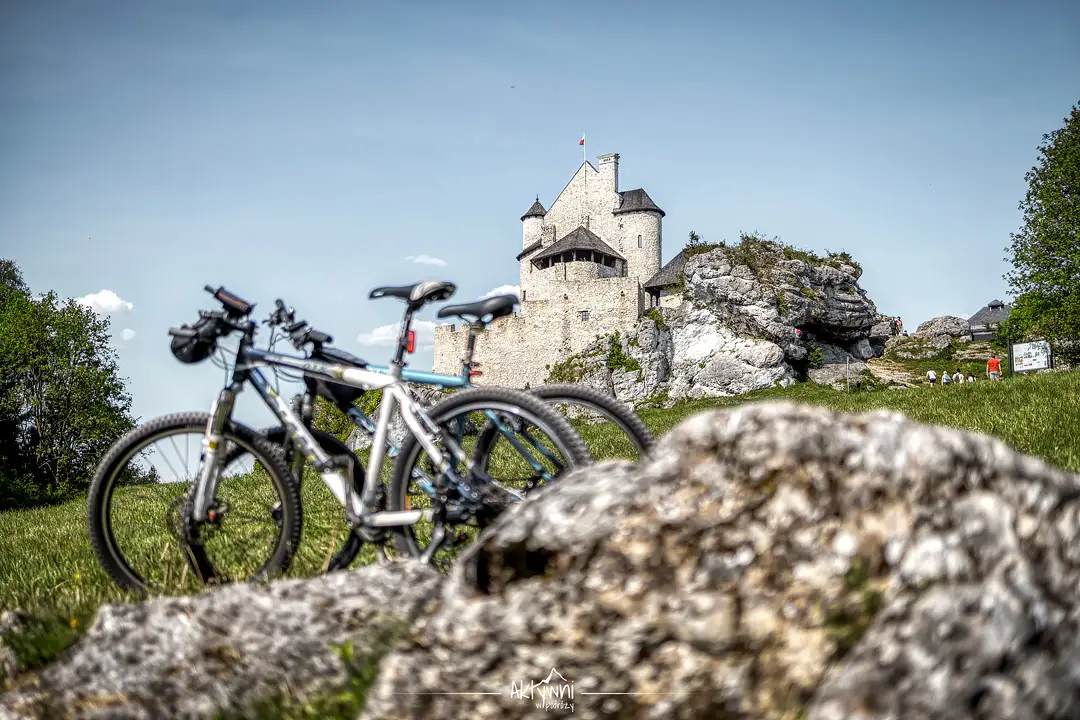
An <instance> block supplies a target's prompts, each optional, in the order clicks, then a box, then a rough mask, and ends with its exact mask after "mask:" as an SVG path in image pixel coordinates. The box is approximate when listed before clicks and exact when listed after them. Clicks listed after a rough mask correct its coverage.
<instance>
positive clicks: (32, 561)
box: [0, 372, 1080, 666]
mask: <svg viewBox="0 0 1080 720" xmlns="http://www.w3.org/2000/svg"><path fill="white" fill-rule="evenodd" d="M777 399H786V400H793V401H797V402H804V403H812V404H816V405H824V406H827V407H830V408H833V409H835V410H839V411H843V412H855V413H858V412H864V411H870V410H876V409H891V410H896V411H898V412H901V413H903V414H904V415H906V416H908V417H910V418H911V419H913V420H916V421H919V422H925V423H932V424H938V425H946V426H951V427H956V428H963V429H968V430H974V431H977V432H982V433H987V434H990V435H993V436H996V437H999V438H1001V439H1002V440H1004V441H1005V442H1006V443H1008V444H1009V445H1010V446H1012V447H1014V448H1016V449H1017V450H1020V451H1022V452H1025V453H1029V454H1031V455H1034V456H1036V457H1039V458H1042V459H1044V460H1046V461H1047V462H1049V463H1051V464H1053V465H1056V466H1059V467H1062V468H1066V469H1068V470H1071V471H1073V472H1080V441H1078V438H1080V373H1076V372H1073V373H1051V374H1044V375H1039V376H1033V377H1015V378H1010V379H1008V380H1006V381H1003V382H999V383H990V382H977V383H975V384H972V385H963V386H959V387H951V388H941V387H937V388H929V387H921V388H916V389H912V390H902V391H889V390H875V391H872V392H865V391H864V392H855V393H850V394H849V393H843V392H838V391H835V390H831V389H829V388H824V387H819V386H814V385H810V384H797V385H795V386H793V387H791V388H787V389H780V388H776V389H770V390H765V391H762V392H758V393H754V394H751V395H746V396H741V397H737V398H722V399H711V400H698V401H692V402H685V403H680V404H677V405H675V406H674V407H672V408H669V409H650V410H644V411H642V413H641V415H642V417H643V418H644V419H645V421H646V422H647V423H648V424H649V426H650V427H651V428H652V429H653V431H654V432H655V433H656V435H657V436H658V437H659V436H661V435H663V433H665V432H667V431H668V430H670V429H671V428H672V427H674V426H675V425H677V424H678V423H679V422H680V421H682V420H683V419H685V418H686V417H687V416H689V415H691V414H693V413H696V412H699V411H702V410H707V409H712V408H723V407H731V406H734V405H739V404H743V403H748V402H761V401H768V400H777ZM580 427H581V430H582V434H583V436H584V437H585V439H586V441H587V443H588V444H589V446H590V449H591V450H592V451H593V454H594V456H596V457H597V458H598V459H604V458H609V457H620V456H622V457H626V456H627V455H628V448H629V443H627V442H626V441H625V440H624V439H623V438H621V437H619V434H618V431H617V430H615V429H614V428H613V427H611V426H607V425H589V424H581V425H580ZM303 492H304V515H305V518H304V519H305V530H304V541H303V542H304V548H303V549H304V555H303V556H302V557H300V558H299V559H298V561H297V562H296V563H294V568H293V570H292V571H291V572H290V575H292V576H297V575H305V574H312V573H314V572H316V571H317V570H318V568H319V567H322V566H325V562H326V560H327V559H328V558H329V553H330V551H332V550H333V549H334V548H335V547H336V546H337V543H338V542H339V541H340V539H341V537H342V535H341V533H343V532H344V523H343V521H342V519H341V518H340V513H341V510H340V506H338V505H336V503H335V502H334V501H333V499H332V498H331V497H330V495H329V493H328V491H327V490H326V489H325V487H324V486H323V485H322V484H321V483H319V482H317V481H315V482H305V483H304V490H303ZM85 511H86V503H85V501H84V500H75V501H71V502H68V503H66V504H63V505H57V506H53V507H46V508H36V509H31V510H22V511H8V512H3V513H0V611H3V610H7V609H11V608H20V609H22V610H24V611H26V612H29V613H30V614H31V615H32V617H33V621H32V623H31V625H30V627H28V628H27V630H26V631H24V632H23V633H21V634H20V635H18V636H12V637H10V638H8V642H9V645H10V646H12V648H13V649H14V650H15V652H16V653H17V654H18V655H19V656H20V658H21V659H22V660H23V661H24V662H26V663H28V664H30V665H31V666H33V665H40V664H41V663H43V662H46V661H47V660H49V659H50V658H52V657H53V656H55V654H56V653H57V652H58V651H60V650H61V649H63V648H64V647H66V646H67V645H68V644H70V642H71V641H72V640H73V639H74V638H75V637H77V636H78V635H79V633H81V632H82V631H83V630H84V628H85V627H86V626H87V624H88V623H89V622H91V621H92V618H93V614H94V611H95V610H96V608H97V607H98V606H99V605H100V604H101V603H103V602H123V601H128V600H130V599H131V598H130V597H129V596H126V595H124V594H123V593H121V592H120V591H119V590H118V589H117V588H116V587H115V586H114V585H113V584H112V582H111V581H110V580H109V579H108V577H107V576H106V575H105V573H104V572H103V571H102V570H101V568H100V567H99V565H98V563H97V561H96V559H95V557H94V555H93V552H92V550H91V547H90V543H89V540H88V537H87V531H86V512H85ZM373 559H374V553H373V552H372V551H370V550H368V549H365V551H364V553H362V555H361V557H360V558H359V559H358V560H357V563H362V562H371V561H372V560H373ZM191 589H194V587H192V588H191Z"/></svg>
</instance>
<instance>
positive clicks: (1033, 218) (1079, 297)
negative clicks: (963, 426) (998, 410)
mask: <svg viewBox="0 0 1080 720" xmlns="http://www.w3.org/2000/svg"><path fill="white" fill-rule="evenodd" d="M1042 140H1043V142H1042V144H1041V145H1040V146H1039V148H1038V152H1039V159H1038V163H1037V164H1036V165H1035V166H1034V167H1032V168H1031V170H1029V171H1028V173H1027V174H1026V175H1025V176H1024V179H1025V180H1026V181H1027V183H1028V191H1027V194H1026V196H1025V197H1024V200H1023V201H1022V202H1021V203H1020V210H1022V211H1023V213H1024V225H1023V227H1022V228H1021V230H1020V232H1018V233H1012V234H1011V238H1012V244H1011V246H1010V247H1009V248H1007V251H1008V252H1009V253H1010V257H1008V258H1006V259H1007V260H1009V261H1010V262H1011V263H1012V266H1013V269H1012V270H1011V271H1010V272H1008V273H1006V275H1005V279H1006V280H1007V281H1008V282H1009V286H1010V289H1011V290H1012V293H1013V296H1014V297H1015V302H1014V304H1013V310H1012V312H1011V313H1010V316H1009V319H1008V321H1007V322H1006V323H1004V324H1003V327H1002V328H1001V333H1000V335H1001V337H1002V338H1003V339H1008V340H1013V341H1016V340H1021V339H1024V338H1026V337H1031V336H1038V337H1044V338H1046V339H1048V340H1049V341H1050V343H1051V345H1052V346H1053V348H1054V352H1055V354H1056V355H1058V356H1059V357H1063V358H1064V359H1066V360H1069V361H1076V360H1080V104H1078V105H1074V106H1073V108H1072V111H1071V113H1070V114H1069V116H1068V117H1067V118H1065V120H1064V125H1063V126H1062V127H1061V128H1059V129H1057V130H1055V131H1054V132H1052V133H1049V134H1046V135H1043V138H1042Z"/></svg>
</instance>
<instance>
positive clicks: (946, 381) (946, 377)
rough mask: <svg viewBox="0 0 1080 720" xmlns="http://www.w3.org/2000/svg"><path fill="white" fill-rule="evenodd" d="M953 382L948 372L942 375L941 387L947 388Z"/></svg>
mask: <svg viewBox="0 0 1080 720" xmlns="http://www.w3.org/2000/svg"><path fill="white" fill-rule="evenodd" d="M951 382H952V376H951V375H949V371H948V370H946V371H945V372H943V373H941V387H945V386H946V385H948V384H949V383H951Z"/></svg>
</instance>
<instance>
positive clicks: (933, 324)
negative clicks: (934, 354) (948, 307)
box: [915, 315, 971, 342]
mask: <svg viewBox="0 0 1080 720" xmlns="http://www.w3.org/2000/svg"><path fill="white" fill-rule="evenodd" d="M941 336H945V337H949V338H956V339H957V340H960V341H961V342H964V341H968V340H971V325H970V323H968V321H967V320H964V319H963V318H958V317H953V316H952V315H942V316H941V317H936V318H934V319H933V320H927V321H926V322H924V323H922V324H921V325H919V328H918V329H917V330H916V331H915V337H921V338H939V337H941Z"/></svg>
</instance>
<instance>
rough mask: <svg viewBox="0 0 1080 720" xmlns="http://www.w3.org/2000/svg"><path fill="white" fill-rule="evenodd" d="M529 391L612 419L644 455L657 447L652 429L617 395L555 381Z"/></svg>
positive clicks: (553, 401)
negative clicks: (582, 407) (591, 410)
mask: <svg viewBox="0 0 1080 720" xmlns="http://www.w3.org/2000/svg"><path fill="white" fill-rule="evenodd" d="M529 392H531V393H532V394H533V395H536V396H537V397H539V398H542V399H544V400H546V401H547V402H551V403H555V402H566V403H570V404H573V405H583V406H585V407H589V408H591V409H593V410H595V411H597V412H599V414H601V415H604V416H605V417H607V418H609V419H611V420H612V421H613V422H614V423H615V424H616V425H618V426H619V427H620V428H622V430H623V432H625V433H626V434H627V435H629V436H630V439H631V440H632V441H633V443H634V446H635V447H636V448H637V450H638V453H639V454H640V456H641V457H642V458H644V457H645V456H646V455H648V454H649V453H650V452H652V449H653V448H654V447H655V446H656V438H655V437H653V434H652V431H651V430H650V429H649V426H648V425H646V424H645V421H644V420H642V419H641V418H640V417H638V415H637V413H635V412H634V411H633V410H631V409H630V408H629V407H627V406H626V405H625V404H623V403H621V402H619V400H618V399H616V398H615V397H613V396H611V395H608V394H607V393H605V392H602V391H600V390H597V389H596V388H594V387H590V386H588V385H575V384H573V383H552V384H550V385H540V386H539V387H535V388H532V389H530V390H529Z"/></svg>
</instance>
